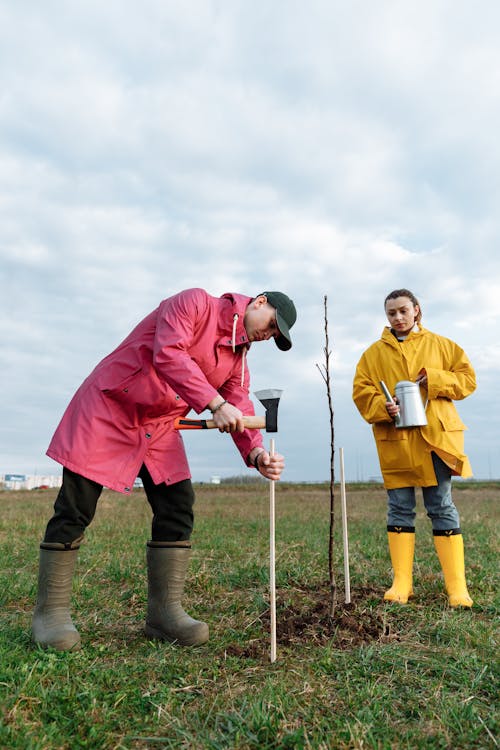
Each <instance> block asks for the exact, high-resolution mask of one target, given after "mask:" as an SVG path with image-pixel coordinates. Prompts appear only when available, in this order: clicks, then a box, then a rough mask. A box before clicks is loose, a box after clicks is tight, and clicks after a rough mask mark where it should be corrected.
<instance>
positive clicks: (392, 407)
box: [385, 398, 399, 419]
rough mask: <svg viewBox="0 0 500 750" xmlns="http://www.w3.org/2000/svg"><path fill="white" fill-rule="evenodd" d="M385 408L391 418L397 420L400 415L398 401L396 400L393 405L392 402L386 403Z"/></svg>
mask: <svg viewBox="0 0 500 750" xmlns="http://www.w3.org/2000/svg"><path fill="white" fill-rule="evenodd" d="M385 408H386V409H387V413H388V414H389V416H390V418H391V419H396V417H397V415H398V414H399V404H398V400H397V399H396V398H395V399H394V402H392V403H391V401H386V402H385Z"/></svg>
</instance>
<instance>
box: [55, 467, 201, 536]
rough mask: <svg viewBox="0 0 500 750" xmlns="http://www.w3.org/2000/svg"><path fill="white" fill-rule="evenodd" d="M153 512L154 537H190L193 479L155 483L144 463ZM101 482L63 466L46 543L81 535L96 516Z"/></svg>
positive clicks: (145, 486)
mask: <svg viewBox="0 0 500 750" xmlns="http://www.w3.org/2000/svg"><path fill="white" fill-rule="evenodd" d="M139 476H140V478H141V479H142V483H143V485H144V490H145V492H146V497H147V500H148V502H149V504H150V506H151V509H152V511H153V520H152V524H151V539H152V540H153V541H155V542H178V541H186V540H188V539H189V538H190V536H191V532H192V530H193V521H194V516H193V505H194V499H195V498H194V490H193V485H192V484H191V480H190V479H185V480H183V481H182V482H176V483H175V484H171V485H166V484H165V483H164V482H162V483H161V484H154V483H153V480H152V479H151V476H150V474H149V471H148V470H147V468H146V466H145V465H144V464H143V465H142V468H141V470H140V472H139ZM102 489H103V487H102V484H98V483H97V482H93V481H92V480H91V479H86V477H82V476H81V475H80V474H75V473H74V472H73V471H70V470H69V469H66V468H64V469H63V482H62V486H61V489H60V490H59V494H58V496H57V498H56V501H55V503H54V515H53V516H52V518H51V519H50V521H49V522H48V524H47V529H46V531H45V537H44V540H43V541H44V542H52V543H54V542H60V543H62V544H66V543H68V542H73V541H74V540H75V539H78V537H80V536H82V534H83V533H84V532H85V529H86V528H87V526H88V525H89V524H90V522H91V521H92V519H93V518H94V515H95V511H96V507H97V501H98V500H99V497H100V495H101V492H102Z"/></svg>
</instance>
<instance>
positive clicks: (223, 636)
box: [0, 483, 500, 750]
mask: <svg viewBox="0 0 500 750" xmlns="http://www.w3.org/2000/svg"><path fill="white" fill-rule="evenodd" d="M336 494H337V506H339V505H340V503H339V492H338V491H337V493H336ZM454 496H455V502H456V504H457V506H458V508H459V510H460V513H461V517H462V528H463V530H464V539H465V545H466V564H467V578H468V584H469V590H470V593H471V595H472V597H473V599H474V602H475V604H474V608H473V610H472V611H454V610H450V609H449V608H448V606H447V599H446V597H445V594H444V589H443V582H442V576H441V573H440V569H439V564H438V561H437V558H436V555H435V552H434V548H433V543H432V535H431V530H430V522H429V521H428V519H427V518H426V517H425V514H424V512H423V510H422V503H421V501H419V515H418V519H417V547H416V561H415V593H416V596H415V599H414V600H412V602H411V603H410V604H409V605H407V606H403V607H401V606H398V605H389V604H384V603H383V602H382V596H383V592H384V589H385V587H387V586H388V585H389V584H390V581H391V568H390V562H389V556H388V551H387V543H386V532H385V493H384V490H383V489H382V487H380V486H378V485H374V486H371V487H370V486H365V487H363V486H356V485H353V486H352V487H348V493H347V502H348V515H349V544H350V553H351V554H350V558H351V559H350V576H351V595H352V604H351V605H348V606H347V605H345V604H344V603H343V562H342V542H341V528H340V526H341V524H340V511H337V515H338V518H337V523H336V534H335V535H336V543H335V559H336V563H335V568H336V577H337V584H338V587H339V600H338V605H337V608H336V612H335V617H334V619H333V621H332V620H329V619H328V617H327V614H326V607H327V604H328V524H329V498H328V487H327V486H326V485H324V486H320V485H304V486H302V485H291V484H288V485H287V484H283V485H280V484H277V485H276V583H277V626H278V647H277V657H278V658H277V661H276V662H275V663H273V664H271V663H270V661H269V610H268V572H269V570H268V566H269V562H268V545H269V519H268V502H269V495H268V489H267V485H266V484H263V485H256V486H253V485H242V486H222V485H219V486H215V485H203V486H200V487H198V488H197V503H196V512H197V516H196V529H195V534H194V537H193V548H194V552H193V561H192V565H191V568H190V575H189V579H188V584H187V590H186V597H185V602H184V603H185V606H186V609H188V611H189V612H190V613H191V614H193V615H194V616H196V617H198V618H200V619H204V620H205V621H206V622H208V624H209V626H210V631H211V637H210V641H209V642H208V643H207V644H205V645H204V646H202V647H199V648H197V649H185V648H180V647H176V646H174V645H171V644H167V643H159V642H148V641H147V640H146V638H145V637H144V635H143V632H142V628H143V622H144V613H145V602H146V572H145V542H146V540H147V539H148V531H149V524H150V514H149V510H148V506H147V505H146V502H145V500H144V498H143V495H142V492H141V491H137V492H134V495H133V496H132V497H129V498H126V497H123V496H120V495H117V494H114V493H111V492H107V491H105V492H104V493H103V496H102V499H101V501H100V504H99V507H98V513H97V516H96V519H95V520H94V522H93V524H92V525H91V527H90V528H89V530H88V532H87V537H86V543H85V544H84V545H83V546H82V548H81V550H80V554H79V560H78V566H77V575H76V576H75V581H74V598H73V619H74V621H75V624H76V625H77V626H78V628H79V630H80V633H81V636H82V641H83V649H82V650H81V651H79V652H76V653H65V654H64V653H63V654H61V653H56V652H53V651H42V650H41V649H39V648H37V647H34V646H33V645H32V644H31V642H30V621H31V612H32V609H33V606H34V602H35V597H36V576H37V569H38V543H39V541H40V539H41V536H42V534H43V530H44V528H45V524H46V522H47V520H48V517H49V515H50V511H51V506H52V503H53V499H54V495H53V493H52V492H51V491H32V492H2V493H0V506H1V525H0V546H1V556H2V557H1V559H2V570H1V576H2V579H1V585H0V596H1V635H0V639H1V640H0V691H1V693H0V697H1V705H2V709H1V727H0V747H1V748H9V749H10V748H12V749H15V750H17V749H19V750H35V749H36V750H39V749H40V750H41V749H42V748H44V749H45V748H68V749H71V750H75V749H76V748H106V749H108V748H109V749H112V748H114V749H115V750H119V749H120V750H125V749H126V750H139V749H141V750H146V749H147V750H159V748H200V749H201V748H211V749H212V750H216V749H217V750H218V749H219V748H234V749H235V750H236V749H237V748H238V749H240V748H241V749H243V748H255V750H257V749H258V750H263V749H266V748H269V749H270V748H315V749H316V748H317V749H323V750H327V749H330V748H332V749H337V748H338V749H344V748H363V749H366V748H405V749H408V750H414V749H418V748H425V749H427V748H443V749H444V748H446V749H450V750H451V749H452V748H453V749H455V748H458V749H460V750H465V749H466V748H496V747H498V743H499V742H500V740H499V739H498V702H497V701H498V694H499V682H500V680H499V669H498V667H499V664H498V656H497V644H496V635H497V623H498V620H497V619H496V618H497V615H498V593H497V592H498V575H497V572H498V571H497V554H498V536H497V535H498V507H499V504H498V501H499V498H500V485H499V484H493V483H492V484H479V483H460V484H457V485H456V490H455V495H454Z"/></svg>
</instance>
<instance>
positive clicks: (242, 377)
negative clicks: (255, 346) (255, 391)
mask: <svg viewBox="0 0 500 750" xmlns="http://www.w3.org/2000/svg"><path fill="white" fill-rule="evenodd" d="M246 354H247V348H246V346H244V347H243V350H242V352H241V387H243V384H244V382H245V357H246Z"/></svg>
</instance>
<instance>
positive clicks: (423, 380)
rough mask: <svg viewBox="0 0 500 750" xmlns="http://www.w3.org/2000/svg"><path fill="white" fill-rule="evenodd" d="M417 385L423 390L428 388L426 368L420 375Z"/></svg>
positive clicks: (416, 381)
mask: <svg viewBox="0 0 500 750" xmlns="http://www.w3.org/2000/svg"><path fill="white" fill-rule="evenodd" d="M415 383H416V384H417V385H419V386H421V387H422V388H427V371H426V369H425V367H423V368H422V369H421V370H420V372H419V373H418V375H417V379H416V380H415Z"/></svg>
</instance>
